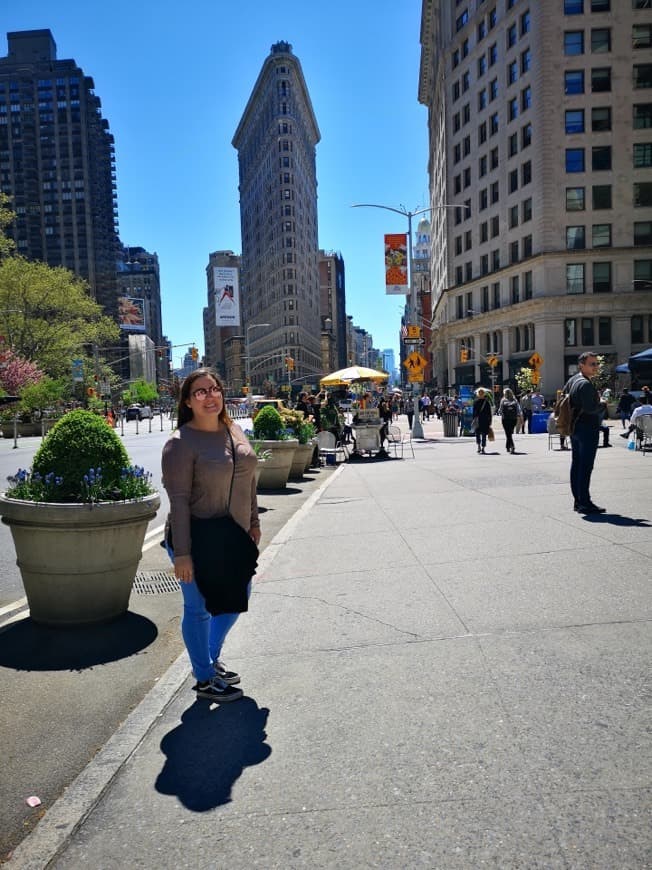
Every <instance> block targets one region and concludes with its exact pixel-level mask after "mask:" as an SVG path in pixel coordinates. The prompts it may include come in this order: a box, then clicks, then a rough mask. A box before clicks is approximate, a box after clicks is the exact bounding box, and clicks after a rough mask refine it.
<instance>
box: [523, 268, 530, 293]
mask: <svg viewBox="0 0 652 870" xmlns="http://www.w3.org/2000/svg"><path fill="white" fill-rule="evenodd" d="M523 298H524V299H531V298H532V272H524V273H523Z"/></svg>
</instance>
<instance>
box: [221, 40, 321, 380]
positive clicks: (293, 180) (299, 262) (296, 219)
mask: <svg viewBox="0 0 652 870" xmlns="http://www.w3.org/2000/svg"><path fill="white" fill-rule="evenodd" d="M319 139H320V133H319V128H318V126H317V121H316V118H315V114H314V112H313V108H312V103H311V101H310V95H309V93H308V89H307V86H306V82H305V80H304V77H303V72H302V70H301V64H300V63H299V60H298V58H297V57H296V56H295V55H294V54H293V53H292V46H291V45H290V44H289V43H287V42H278V43H276V44H275V45H273V46H272V49H271V53H270V54H269V56H268V57H267V58H266V60H265V62H264V63H263V66H262V69H261V71H260V74H259V76H258V79H257V81H256V83H255V85H254V88H253V91H252V93H251V96H250V98H249V101H248V103H247V106H246V108H245V110H244V114H243V116H242V118H241V120H240V123H239V125H238V128H237V130H236V132H235V135H234V137H233V146H234V147H235V148H236V149H237V151H238V164H239V182H240V183H239V190H240V222H241V231H242V272H241V278H242V287H241V297H242V309H243V316H244V324H245V329H246V330H249V332H250V335H249V336H248V338H247V341H246V344H247V345H248V351H249V356H250V360H249V374H250V378H251V384H252V388H254V389H255V388H256V387H260V385H261V384H262V383H263V382H264V381H267V382H272V383H274V384H277V385H280V384H282V383H284V382H285V381H286V379H287V371H286V367H285V358H286V357H291V358H292V359H293V360H294V366H295V368H294V377H295V379H299V380H301V379H303V380H305V381H308V382H309V381H311V380H314V379H315V377H318V376H319V375H320V374H321V372H322V356H321V323H320V281H319V265H318V260H319V245H318V241H317V239H318V235H317V176H316V145H317V143H318V142H319ZM262 323H265V324H269V326H265V327H261V328H259V329H255V330H254V329H251V327H252V326H253V325H256V324H262Z"/></svg>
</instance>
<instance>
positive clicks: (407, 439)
mask: <svg viewBox="0 0 652 870" xmlns="http://www.w3.org/2000/svg"><path fill="white" fill-rule="evenodd" d="M396 428H397V429H398V431H399V432H401V430H400V429H399V427H398V426H396ZM403 444H407V446H408V447H409V448H410V450H411V451H412V459H414V458H415V456H414V446H413V444H412V430H411V429H408V430H407V432H402V433H401V450H402V449H403V447H402V445H403Z"/></svg>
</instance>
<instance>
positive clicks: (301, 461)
mask: <svg viewBox="0 0 652 870" xmlns="http://www.w3.org/2000/svg"><path fill="white" fill-rule="evenodd" d="M314 449H315V448H314V444H313V443H312V441H308V443H307V444H297V449H296V451H295V453H294V458H293V460H292V466H291V468H290V477H291V478H292V479H293V480H297V479H299V478H301V477H303V475H304V472H305V471H306V470H307V469H308V468H309V467H310V461H311V459H312V454H313V451H314Z"/></svg>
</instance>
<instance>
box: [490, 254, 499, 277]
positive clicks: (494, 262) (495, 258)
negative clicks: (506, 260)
mask: <svg viewBox="0 0 652 870" xmlns="http://www.w3.org/2000/svg"><path fill="white" fill-rule="evenodd" d="M491 268H492V271H494V272H497V271H498V269H500V251H499V250H498V248H496V250H495V251H492V252H491Z"/></svg>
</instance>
